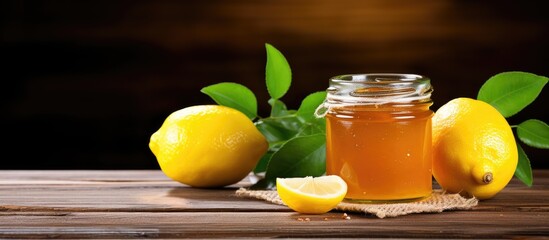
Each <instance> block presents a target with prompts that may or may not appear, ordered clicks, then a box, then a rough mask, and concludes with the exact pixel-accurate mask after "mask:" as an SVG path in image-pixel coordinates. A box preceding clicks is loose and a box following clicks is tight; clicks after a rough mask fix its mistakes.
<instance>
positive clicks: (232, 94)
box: [200, 82, 257, 120]
mask: <svg viewBox="0 0 549 240" xmlns="http://www.w3.org/2000/svg"><path fill="white" fill-rule="evenodd" d="M200 91H201V92H202V93H204V94H206V95H208V96H210V97H211V98H212V99H213V100H214V101H215V102H216V103H217V104H219V105H223V106H227V107H231V108H234V109H236V110H238V111H240V112H242V113H244V114H245V115H246V116H248V118H250V119H252V120H253V119H255V118H256V117H257V99H256V98H255V94H254V93H253V92H252V91H251V90H250V89H248V88H247V87H245V86H244V85H241V84H238V83H232V82H223V83H218V84H214V85H210V86H207V87H204V88H202V89H201V90H200Z"/></svg>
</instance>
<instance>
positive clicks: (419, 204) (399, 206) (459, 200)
mask: <svg viewBox="0 0 549 240" xmlns="http://www.w3.org/2000/svg"><path fill="white" fill-rule="evenodd" d="M236 196H239V197H248V198H257V199H261V200H265V201H267V202H271V203H274V204H279V205H284V203H283V202H282V200H281V199H280V197H279V196H278V193H277V192H276V191H272V190H271V191H268V190H249V189H246V188H240V189H238V190H237V191H236ZM476 205H478V199H476V198H464V197H462V196H460V195H459V194H448V193H445V192H443V191H442V190H434V191H433V194H432V195H431V196H430V197H428V198H426V199H423V200H420V201H416V202H408V203H390V204H369V203H368V204H363V203H349V202H341V203H339V204H338V205H337V206H336V207H335V208H334V210H337V211H347V212H361V213H365V214H373V215H375V216H377V217H379V218H385V217H397V216H402V215H407V214H411V213H439V212H442V211H446V210H466V209H471V208H473V207H474V206H476Z"/></svg>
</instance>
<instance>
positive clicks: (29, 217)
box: [0, 170, 549, 239]
mask: <svg viewBox="0 0 549 240" xmlns="http://www.w3.org/2000/svg"><path fill="white" fill-rule="evenodd" d="M534 179H535V184H534V186H533V187H532V188H528V187H525V186H524V185H522V183H520V182H518V181H517V180H516V179H515V180H513V181H512V182H511V183H510V184H509V185H508V186H507V187H506V188H505V189H504V190H503V191H502V192H501V193H500V194H498V195H497V196H496V197H495V198H493V199H490V200H485V201H481V202H480V204H479V205H478V206H477V207H475V208H474V209H473V210H471V211H449V212H443V213H439V214H412V215H407V216H403V217H397V218H388V219H378V218H375V217H373V216H369V215H363V214H350V216H351V219H350V220H344V219H342V218H341V216H342V212H330V213H328V214H324V215H302V214H298V213H295V212H293V211H291V210H289V209H288V208H287V207H285V206H279V205H274V204H270V203H267V202H263V201H259V200H253V199H243V198H239V197H236V196H235V195H234V191H235V190H236V189H237V188H238V187H242V186H248V185H249V184H250V181H249V179H244V180H243V181H242V182H240V183H238V184H235V185H233V186H229V187H226V188H220V189H197V188H191V187H187V186H185V185H182V184H180V183H177V182H174V181H172V180H170V179H168V178H167V177H166V176H164V174H163V173H162V172H160V171H157V170H136V171H0V238H65V239H66V238H79V239H82V238H227V237H231V238H234V237H237V238H272V237H277V238H315V237H323V238H326V237H333V238H343V237H374V238H377V237H380V238H381V237H383V238H385V237H391V238H497V239H501V238H517V237H541V236H547V235H549V222H548V220H549V204H548V202H547V199H549V171H548V170H536V171H535V177H534ZM298 218H302V219H305V218H309V219H310V221H298Z"/></svg>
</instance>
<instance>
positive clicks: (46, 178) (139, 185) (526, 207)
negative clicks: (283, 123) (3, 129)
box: [0, 171, 549, 212]
mask: <svg viewBox="0 0 549 240" xmlns="http://www.w3.org/2000/svg"><path fill="white" fill-rule="evenodd" d="M5 172H6V171H2V173H5ZM8 172H9V171H8ZM547 172H549V171H547ZM10 174H11V177H12V178H11V179H10V178H8V177H6V176H8V175H10ZM10 174H0V176H2V177H3V179H0V210H4V211H49V210H57V211H71V212H89V211H128V212H135V211H145V212H153V211H159V212H165V211H289V210H288V209H287V208H286V207H284V206H278V205H274V204H270V203H266V202H262V201H259V200H253V199H242V198H238V197H236V196H234V192H235V191H236V189H238V187H240V186H248V185H249V180H246V181H244V182H241V183H239V184H237V185H233V186H230V187H226V188H221V189H200V188H191V187H187V186H185V185H183V184H180V183H177V182H175V181H172V180H169V179H167V178H166V177H165V176H163V174H162V173H161V172H160V171H121V172H120V173H119V174H118V173H117V172H116V171H20V172H15V173H14V172H10ZM543 174H545V172H543V173H542V172H539V171H537V172H536V176H535V179H536V180H537V181H536V183H537V185H534V186H533V187H532V188H528V187H526V186H525V185H523V184H522V183H520V182H518V180H513V181H512V182H511V183H510V184H509V185H508V186H507V187H506V188H505V189H504V190H503V191H502V192H501V193H500V194H498V195H497V196H496V197H495V198H493V199H490V200H485V201H482V202H481V203H480V204H479V206H478V207H477V208H476V210H478V211H502V210H504V209H505V210H506V211H548V206H547V204H545V202H546V199H549V189H548V188H547V186H549V184H548V183H547V181H546V180H547V178H545V175H547V174H545V175H543ZM141 177H143V180H142V179H141ZM12 179H13V180H12ZM540 183H542V184H543V185H540Z"/></svg>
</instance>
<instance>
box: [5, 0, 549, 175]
mask: <svg viewBox="0 0 549 240" xmlns="http://www.w3.org/2000/svg"><path fill="white" fill-rule="evenodd" d="M534 2H535V1H449V0H420V1H406V0H398V1H391V0H389V1H386V0H369V1H360V0H342V1H331V0H317V1H305V0H277V1H244V0H236V1H220V0H213V1H3V2H2V6H1V8H2V10H1V11H2V44H1V50H2V53H1V56H2V58H3V61H2V62H3V63H2V81H1V84H2V86H1V87H0V89H1V95H0V96H1V105H0V106H1V109H0V111H1V114H2V115H1V119H2V120H1V126H2V140H3V142H4V143H2V144H1V153H0V154H1V156H0V159H2V160H1V165H0V168H1V169H156V168H158V165H157V162H156V159H155V158H154V155H152V153H151V152H150V150H149V148H148V142H149V137H150V135H151V134H152V133H153V132H155V131H156V130H157V129H158V128H159V127H160V125H161V124H162V122H163V120H164V119H165V118H166V117H167V116H168V115H169V114H170V113H171V112H173V111H175V110H178V109H180V108H184V107H187V106H191V105H197V104H209V103H213V102H212V101H211V100H210V99H209V98H208V97H207V96H206V95H204V94H202V93H200V89H201V88H202V87H205V86H208V85H210V84H214V83H218V82H225V81H230V82H238V83H241V84H244V85H246V86H248V87H249V88H250V89H252V90H253V91H254V92H256V95H257V97H258V101H259V104H260V105H259V108H260V114H261V115H263V116H265V115H266V114H267V112H268V109H269V108H268V105H267V100H268V94H267V91H266V87H265V83H264V73H265V72H264V71H265V57H266V56H265V48H264V43H266V42H268V43H271V44H273V45H274V46H275V47H277V48H278V49H279V50H281V51H282V52H283V53H284V55H285V56H286V57H287V59H288V61H289V63H290V65H291V67H292V70H293V83H292V87H291V88H290V91H289V92H288V94H287V95H286V96H285V97H284V98H283V99H282V100H283V101H285V102H286V103H287V105H288V106H289V107H290V108H294V109H295V108H297V107H298V106H299V103H300V100H301V99H303V97H305V96H306V95H307V94H309V93H312V92H314V91H321V90H325V89H326V87H327V85H328V78H329V77H331V76H334V75H339V74H344V73H368V72H369V73H372V72H399V73H417V74H423V75H427V76H429V77H430V78H431V79H432V84H433V85H434V87H435V92H434V95H433V99H434V106H433V110H436V109H437V108H438V107H440V106H441V105H442V104H444V103H446V102H447V101H449V100H450V99H453V98H456V97H472V98H475V97H476V93H477V91H478V89H479V88H480V86H481V85H482V83H483V82H484V81H485V80H487V79H488V78H489V77H490V76H492V75H495V74H497V73H500V72H504V71H515V70H518V71H527V72H532V73H535V74H538V75H543V76H549V68H548V67H549V64H548V63H549V51H548V50H549V49H548V44H547V43H548V39H549V14H547V11H546V8H544V7H541V6H539V5H538V4H535V3H534ZM548 100H549V89H548V88H547V87H546V88H545V89H544V91H543V92H542V94H541V95H540V97H539V98H538V99H537V100H536V101H535V102H534V103H533V104H531V105H530V106H528V107H527V108H526V109H525V110H523V111H522V112H521V113H519V114H518V115H516V116H514V117H512V118H511V119H509V122H510V123H512V124H518V123H520V122H521V121H523V120H526V119H529V118H537V119H540V120H543V121H545V122H548V120H549V118H548V115H547V103H549V101H548ZM525 149H526V152H527V153H528V155H529V156H530V160H531V162H532V165H533V167H534V168H547V167H548V166H549V159H548V157H549V150H537V149H533V148H528V147H525Z"/></svg>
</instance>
